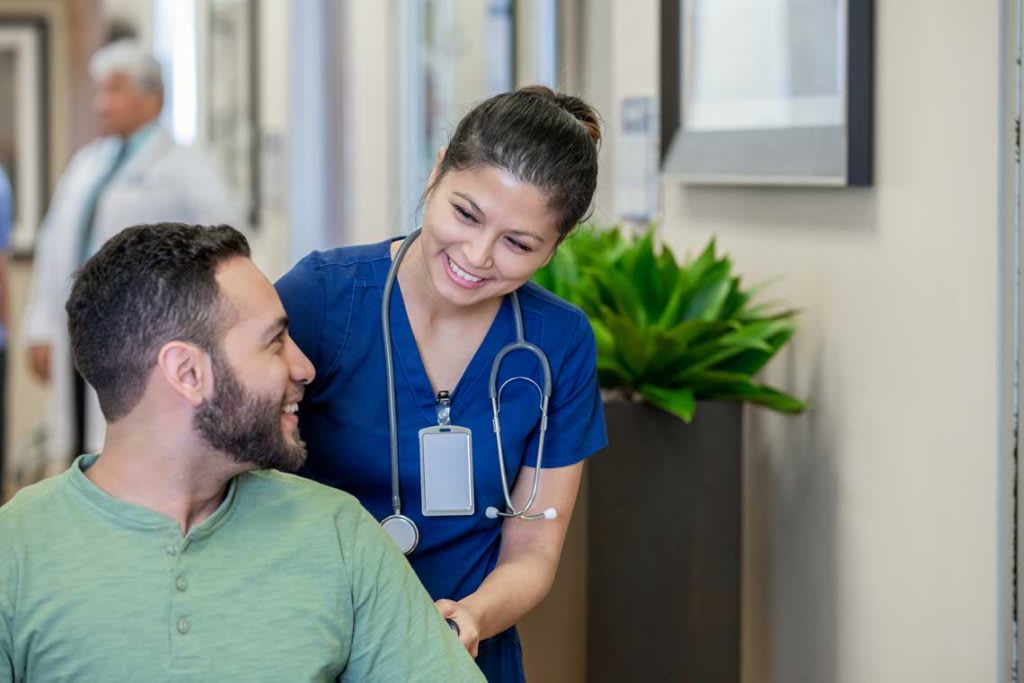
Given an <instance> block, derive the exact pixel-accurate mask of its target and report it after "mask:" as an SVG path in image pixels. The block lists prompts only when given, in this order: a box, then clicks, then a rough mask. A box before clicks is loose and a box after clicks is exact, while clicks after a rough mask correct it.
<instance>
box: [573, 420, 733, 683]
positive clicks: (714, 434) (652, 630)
mask: <svg viewBox="0 0 1024 683" xmlns="http://www.w3.org/2000/svg"><path fill="white" fill-rule="evenodd" d="M741 409H742V407H741V405H740V404H738V403H729V402H706V403H701V404H700V405H698V408H697V415H696V417H695V418H694V421H693V423H691V424H689V425H687V424H685V423H683V422H682V421H681V420H679V419H678V418H676V417H673V416H671V415H669V414H667V413H664V412H662V411H660V410H657V409H655V408H652V407H651V406H649V405H647V404H643V403H628V402H625V401H610V402H607V403H606V404H605V412H606V416H607V419H608V436H609V442H610V444H609V447H608V450H607V451H605V452H604V453H600V454H598V455H597V456H596V457H594V458H591V459H590V461H589V462H588V464H587V471H588V473H589V475H588V476H589V485H590V495H589V511H588V513H589V519H588V537H589V549H588V558H587V559H588V562H587V565H588V570H587V571H588V598H587V600H588V617H587V681H589V682H590V683H604V682H605V681H609V682H611V681H615V682H616V683H621V682H622V681H659V682H660V681H680V682H691V681H692V682H694V683H736V682H737V681H739V644H740V621H739V617H740V547H741V546H740V525H741V504H742V502H741V501H742V498H741V483H742V482H741V469H740V448H741V425H742V420H741Z"/></svg>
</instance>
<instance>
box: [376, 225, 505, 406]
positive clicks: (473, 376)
mask: <svg viewBox="0 0 1024 683" xmlns="http://www.w3.org/2000/svg"><path fill="white" fill-rule="evenodd" d="M397 239H402V238H397ZM394 241H395V240H390V241H387V242H384V244H383V246H384V256H385V258H384V259H383V260H382V261H379V262H378V263H379V264H380V265H381V267H379V268H375V269H374V274H375V275H376V280H377V282H376V284H377V286H378V287H379V288H380V290H381V293H382V294H383V292H384V282H385V280H387V274H388V270H389V269H390V268H391V263H392V261H391V244H392V243H393V242H394ZM382 271H383V272H382ZM391 302H392V303H391V346H392V352H393V353H394V356H395V359H396V365H397V366H400V367H401V368H402V372H403V373H404V374H405V377H406V384H407V386H408V387H409V390H410V391H411V392H412V396H413V400H414V401H415V403H416V405H418V406H419V407H420V409H421V410H422V412H423V415H424V417H425V418H426V419H427V421H428V422H434V421H436V420H437V415H436V414H435V406H436V405H437V395H436V394H435V393H434V388H433V387H432V386H431V384H430V377H428V376H427V368H426V366H425V365H424V363H423V357H422V356H421V355H420V348H419V345H418V344H417V343H416V336H415V335H414V334H413V331H412V323H411V322H410V321H409V315H408V313H407V312H406V310H405V299H403V297H402V287H401V285H399V283H398V278H395V289H394V292H393V293H392V295H391ZM512 318H513V315H512V304H511V302H510V301H509V297H507V296H506V297H504V298H503V299H502V301H501V306H500V307H499V308H498V312H497V314H496V315H495V316H494V320H493V321H492V322H491V326H490V327H489V328H488V330H487V334H486V335H484V339H483V341H482V342H481V343H480V346H479V347H477V350H476V352H475V353H474V354H473V357H472V358H471V359H470V361H469V364H468V365H467V366H466V369H465V370H463V371H462V376H461V377H460V378H459V381H458V383H457V384H456V385H455V387H454V388H453V389H449V390H448V391H449V393H450V397H451V402H452V421H453V422H455V423H456V424H457V420H458V406H459V403H458V400H459V397H460V396H464V395H467V394H470V390H471V389H472V387H474V386H475V385H476V384H477V382H479V381H481V380H480V378H481V376H484V377H488V376H489V375H490V372H491V364H492V362H493V360H494V357H495V356H496V355H497V354H498V351H499V350H500V349H501V347H502V346H504V345H505V343H506V342H505V340H507V339H508V338H509V336H510V333H511V332H512V330H513V329H514V328H513V319H512Z"/></svg>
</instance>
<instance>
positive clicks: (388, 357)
mask: <svg viewBox="0 0 1024 683" xmlns="http://www.w3.org/2000/svg"><path fill="white" fill-rule="evenodd" d="M422 230H423V228H422V226H421V227H418V228H416V229H415V230H413V231H412V232H411V233H409V235H408V236H407V237H406V238H405V239H404V240H403V241H402V244H401V246H400V247H399V248H398V251H397V252H396V253H395V258H394V260H393V261H392V263H391V268H390V269H389V270H388V275H387V278H386V279H385V281H384V293H383V297H382V300H381V316H380V318H381V333H382V335H381V336H382V337H383V338H384V368H385V374H386V380H387V394H388V428H389V445H390V449H391V510H392V514H391V516H390V517H387V518H386V519H384V520H383V521H382V522H381V523H382V525H383V524H386V523H389V522H398V523H399V524H400V525H404V526H406V527H407V528H409V529H410V530H411V532H412V534H413V537H414V540H412V541H411V542H410V543H411V546H407V547H406V548H403V552H405V553H406V554H409V553H411V552H412V551H413V550H414V549H415V547H416V544H417V543H418V541H419V531H418V529H417V528H416V524H415V523H414V522H413V521H412V520H411V519H409V518H408V517H406V516H405V515H403V514H402V495H401V482H400V481H399V469H398V468H399V463H398V408H397V401H396V398H395V362H394V355H393V350H392V343H391V293H392V291H393V290H394V286H395V280H396V279H397V278H398V267H399V264H401V262H402V259H403V258H405V254H406V252H407V251H408V250H409V247H410V246H411V245H412V243H413V242H414V241H415V240H416V238H417V237H419V236H420V233H421V232H422ZM510 298H511V302H512V313H513V319H514V321H515V331H516V340H515V341H514V342H512V343H511V344H507V345H505V346H504V347H502V348H501V349H500V350H499V351H498V353H497V354H496V355H495V357H494V360H493V361H492V363H491V374H490V380H489V383H488V394H489V396H490V399H491V411H492V415H493V418H492V425H493V428H494V435H495V440H496V441H497V446H498V465H499V471H500V473H501V490H502V494H503V495H504V497H505V504H506V506H507V508H506V509H505V510H497V509H496V508H493V507H491V508H488V509H487V516H488V517H491V518H496V517H504V518H512V517H519V518H521V519H525V520H530V521H534V520H540V519H554V517H555V514H556V513H555V511H554V509H553V508H549V509H547V510H545V511H544V512H542V513H537V514H530V512H529V511H530V508H531V507H532V506H533V504H534V502H535V501H536V499H537V491H538V490H539V485H540V470H541V466H542V464H543V458H544V441H545V435H546V433H547V428H548V403H549V402H550V399H551V385H552V381H551V364H550V363H549V362H548V358H547V355H546V354H545V353H544V351H542V350H541V349H540V347H538V346H537V345H535V344H532V343H530V342H528V341H526V339H525V337H524V333H523V312H522V308H521V307H520V305H519V295H518V293H517V292H514V291H513V292H512V293H511V297H510ZM513 351H526V352H528V353H531V354H532V355H534V356H535V357H536V358H537V360H538V362H539V363H540V367H541V373H542V374H543V386H538V385H537V382H535V381H533V380H532V379H529V378H527V377H514V378H512V379H509V380H506V381H505V383H504V384H502V385H501V387H500V388H499V387H498V386H497V385H498V373H499V371H500V370H501V363H502V361H504V360H505V357H506V356H508V354H510V353H512V352H513ZM514 379H523V380H526V381H528V382H530V383H531V384H533V386H534V387H536V388H537V390H538V392H539V393H540V397H541V400H540V411H541V422H540V434H539V439H538V445H537V468H536V470H535V471H534V475H533V483H532V485H531V487H530V495H529V497H528V498H527V501H526V504H525V505H524V506H523V507H522V508H521V509H516V507H515V505H513V503H512V494H511V491H510V489H509V484H508V474H507V473H506V471H505V451H504V448H503V446H502V443H501V417H500V415H501V392H502V390H504V388H505V386H506V385H507V384H508V383H509V382H511V381H513V380H514Z"/></svg>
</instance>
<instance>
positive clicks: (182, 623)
mask: <svg viewBox="0 0 1024 683" xmlns="http://www.w3.org/2000/svg"><path fill="white" fill-rule="evenodd" d="M189 628H190V624H189V623H188V619H184V618H182V619H178V633H180V634H181V635H185V634H186V633H188V629H189Z"/></svg>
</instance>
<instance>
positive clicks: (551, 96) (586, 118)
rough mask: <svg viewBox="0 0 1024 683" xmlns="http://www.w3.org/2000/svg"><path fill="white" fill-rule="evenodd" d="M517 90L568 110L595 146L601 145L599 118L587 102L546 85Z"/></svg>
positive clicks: (528, 86) (529, 86)
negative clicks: (581, 125)
mask: <svg viewBox="0 0 1024 683" xmlns="http://www.w3.org/2000/svg"><path fill="white" fill-rule="evenodd" d="M519 92H525V93H530V94H533V95H537V96H539V97H542V98H544V99H546V100H548V101H550V102H553V103H554V104H555V105H557V106H558V107H559V108H560V109H562V110H563V111H566V112H568V113H569V114H571V115H572V117H573V118H574V119H576V120H577V121H579V122H580V123H581V124H583V128H584V129H586V131H587V135H589V136H590V139H591V140H592V141H593V142H594V146H595V147H600V146H601V119H600V118H599V117H598V115H597V112H596V111H595V110H594V108H593V107H591V106H590V105H589V104H587V103H586V102H584V101H583V100H581V99H580V98H578V97H575V96H573V95H566V94H565V93H560V92H555V91H554V90H552V89H551V88H549V87H547V86H546V85H527V86H524V87H522V88H520V89H519Z"/></svg>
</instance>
